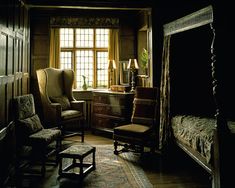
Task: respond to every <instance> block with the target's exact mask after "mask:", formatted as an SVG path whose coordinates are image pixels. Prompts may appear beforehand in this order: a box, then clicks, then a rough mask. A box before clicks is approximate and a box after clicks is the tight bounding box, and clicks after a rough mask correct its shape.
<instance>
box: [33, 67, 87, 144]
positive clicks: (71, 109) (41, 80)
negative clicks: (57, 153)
mask: <svg viewBox="0 0 235 188" xmlns="http://www.w3.org/2000/svg"><path fill="white" fill-rule="evenodd" d="M36 73H37V79H38V86H39V91H40V96H41V102H42V107H43V116H44V122H45V124H47V125H53V126H58V127H59V128H60V130H61V131H62V136H63V137H68V136H74V135H80V136H81V140H82V142H83V141H84V119H85V116H84V109H85V101H82V100H79V101H78V100H75V98H74V97H73V92H72V86H73V82H74V72H73V70H72V69H65V70H61V69H55V68H45V69H40V70H37V71H36Z"/></svg>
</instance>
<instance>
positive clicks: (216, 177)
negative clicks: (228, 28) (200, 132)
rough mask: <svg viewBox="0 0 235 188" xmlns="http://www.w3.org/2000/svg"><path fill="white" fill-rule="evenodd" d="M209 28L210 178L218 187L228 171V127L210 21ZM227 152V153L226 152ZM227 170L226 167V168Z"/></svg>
mask: <svg viewBox="0 0 235 188" xmlns="http://www.w3.org/2000/svg"><path fill="white" fill-rule="evenodd" d="M210 28H211V30H212V33H213V38H212V43H211V60H212V62H211V70H212V86H213V97H214V101H215V105H216V114H215V118H216V126H215V130H214V144H213V150H214V156H213V159H214V161H213V162H214V165H213V168H214V169H213V174H212V176H213V180H212V187H213V188H220V187H226V185H225V184H226V183H227V180H228V177H227V175H228V173H226V167H227V164H228V161H227V160H226V159H227V158H225V157H226V156H227V154H228V153H227V151H226V143H227V141H226V140H227V139H228V136H229V129H228V126H227V121H226V118H225V117H224V114H223V111H222V102H221V100H220V97H221V96H220V92H219V88H218V85H219V84H218V80H217V72H216V55H215V49H214V43H215V29H214V27H213V24H212V23H210ZM226 153H227V154H226ZM221 164H222V165H221ZM227 170H228V169H227Z"/></svg>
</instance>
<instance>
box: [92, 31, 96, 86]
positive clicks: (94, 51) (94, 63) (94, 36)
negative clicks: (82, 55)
mask: <svg viewBox="0 0 235 188" xmlns="http://www.w3.org/2000/svg"><path fill="white" fill-rule="evenodd" d="M95 47H96V29H94V35H93V53H94V56H93V67H94V69H93V74H94V88H96V87H97V64H96V49H95Z"/></svg>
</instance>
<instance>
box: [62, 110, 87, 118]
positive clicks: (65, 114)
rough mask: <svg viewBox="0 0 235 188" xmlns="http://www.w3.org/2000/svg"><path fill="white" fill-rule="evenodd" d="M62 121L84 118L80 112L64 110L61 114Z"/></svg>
mask: <svg viewBox="0 0 235 188" xmlns="http://www.w3.org/2000/svg"><path fill="white" fill-rule="evenodd" d="M61 116H62V119H63V120H66V119H72V118H80V117H82V116H83V114H82V112H81V111H78V110H64V111H62V113H61Z"/></svg>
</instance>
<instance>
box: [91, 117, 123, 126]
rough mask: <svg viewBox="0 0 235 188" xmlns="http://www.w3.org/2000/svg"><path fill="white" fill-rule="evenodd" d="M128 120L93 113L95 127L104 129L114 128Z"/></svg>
mask: <svg viewBox="0 0 235 188" xmlns="http://www.w3.org/2000/svg"><path fill="white" fill-rule="evenodd" d="M125 122H126V120H125V118H115V117H112V116H103V115H99V114H93V127H94V128H101V129H102V128H103V129H113V128H114V127H117V126H119V125H121V124H124V123H125Z"/></svg>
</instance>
